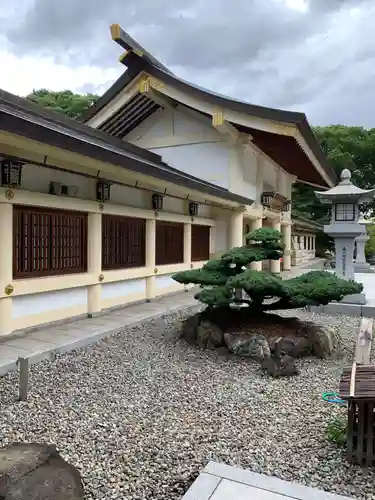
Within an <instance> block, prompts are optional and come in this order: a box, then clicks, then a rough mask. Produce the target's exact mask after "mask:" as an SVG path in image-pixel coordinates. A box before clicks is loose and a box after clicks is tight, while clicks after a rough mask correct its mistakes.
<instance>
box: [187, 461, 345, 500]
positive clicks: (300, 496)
mask: <svg viewBox="0 0 375 500" xmlns="http://www.w3.org/2000/svg"><path fill="white" fill-rule="evenodd" d="M232 499H233V500H292V499H296V500H349V497H343V496H340V495H333V494H332V493H326V492H325V491H321V490H318V489H316V488H308V487H306V486H302V485H299V484H296V483H288V482H286V481H282V480H281V479H278V478H276V477H272V476H266V475H264V474H256V473H255V472H250V471H246V470H243V469H239V468H237V467H230V466H229V465H224V464H219V463H216V462H209V463H208V465H207V466H206V467H205V468H204V469H203V471H202V472H201V474H200V475H199V476H198V478H197V480H196V481H195V482H194V483H193V484H192V486H191V487H190V489H189V490H188V492H187V493H186V494H185V495H184V497H183V499H182V500H232Z"/></svg>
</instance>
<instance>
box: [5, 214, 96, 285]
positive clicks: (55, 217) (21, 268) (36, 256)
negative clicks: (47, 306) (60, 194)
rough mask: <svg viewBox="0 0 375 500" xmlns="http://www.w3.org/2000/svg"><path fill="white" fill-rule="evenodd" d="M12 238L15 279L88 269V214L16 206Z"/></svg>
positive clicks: (79, 271) (80, 271)
mask: <svg viewBox="0 0 375 500" xmlns="http://www.w3.org/2000/svg"><path fill="white" fill-rule="evenodd" d="M13 238H14V241H13V276H14V278H34V277H39V276H52V275H58V274H72V273H83V272H85V271H86V270H87V214H84V213H79V212H73V211H63V210H53V209H47V208H40V207H24V206H18V205H16V206H15V207H14V234H13Z"/></svg>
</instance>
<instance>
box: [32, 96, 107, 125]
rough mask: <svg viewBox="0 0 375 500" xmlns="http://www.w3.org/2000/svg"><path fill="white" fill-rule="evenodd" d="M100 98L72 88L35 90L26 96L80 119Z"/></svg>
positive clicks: (44, 105)
mask: <svg viewBox="0 0 375 500" xmlns="http://www.w3.org/2000/svg"><path fill="white" fill-rule="evenodd" d="M98 98H99V96H97V95H95V94H75V93H74V92H72V91H71V90H61V91H58V92H54V91H52V90H47V89H39V90H34V91H33V92H32V93H31V94H29V95H28V96H26V99H28V100H29V101H33V102H35V103H37V104H39V105H41V106H43V107H45V108H51V109H53V110H54V111H58V112H60V113H64V114H65V115H66V116H69V117H70V118H75V119H79V118H81V117H82V115H83V113H84V112H85V111H87V109H88V108H89V107H90V106H91V105H92V104H93V103H94V102H95V101H96V100H97V99H98Z"/></svg>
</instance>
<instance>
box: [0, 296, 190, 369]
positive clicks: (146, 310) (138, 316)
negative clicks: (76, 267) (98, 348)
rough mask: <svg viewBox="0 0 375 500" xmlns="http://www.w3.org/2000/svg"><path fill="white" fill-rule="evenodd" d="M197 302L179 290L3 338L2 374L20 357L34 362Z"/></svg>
mask: <svg viewBox="0 0 375 500" xmlns="http://www.w3.org/2000/svg"><path fill="white" fill-rule="evenodd" d="M194 305H197V301H196V300H195V299H194V292H192V291H190V292H180V293H176V294H173V295H169V296H167V297H163V298H161V299H157V300H154V301H153V302H149V303H148V302H142V303H139V304H135V305H131V306H128V307H124V308H121V309H117V310H115V311H112V312H108V313H107V314H103V315H100V316H97V317H95V318H84V319H79V320H77V321H71V322H69V323H65V324H59V325H57V326H49V327H45V328H40V329H39V330H34V331H31V332H29V333H25V334H23V335H20V336H18V337H15V336H9V338H4V339H2V340H1V339H0V376H1V375H4V374H6V373H7V372H9V371H14V370H16V369H17V360H18V359H19V358H23V357H25V358H26V357H27V358H28V359H29V361H30V363H31V364H33V363H37V362H38V361H41V360H43V359H48V358H49V357H52V359H53V356H54V355H55V354H61V353H63V352H67V351H71V350H73V349H77V348H79V347H83V346H86V345H89V344H94V343H96V342H98V341H99V340H101V339H103V338H105V337H108V336H110V335H114V334H116V333H119V332H121V331H122V330H123V329H124V328H126V327H131V326H134V325H136V324H138V323H141V322H143V321H147V320H149V319H152V318H154V317H157V316H160V315H163V314H168V313H173V312H175V311H177V310H179V309H181V308H183V307H189V306H194Z"/></svg>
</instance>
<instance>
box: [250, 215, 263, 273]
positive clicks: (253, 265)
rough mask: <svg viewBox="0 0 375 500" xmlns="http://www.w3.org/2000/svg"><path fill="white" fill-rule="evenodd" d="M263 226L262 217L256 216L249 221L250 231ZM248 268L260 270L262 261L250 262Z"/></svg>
mask: <svg viewBox="0 0 375 500" xmlns="http://www.w3.org/2000/svg"><path fill="white" fill-rule="evenodd" d="M262 226H263V219H262V217H258V218H257V219H254V220H252V221H251V227H250V230H251V231H255V230H256V229H261V228H262ZM250 269H253V271H261V270H262V261H259V262H252V263H251V264H250Z"/></svg>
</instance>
